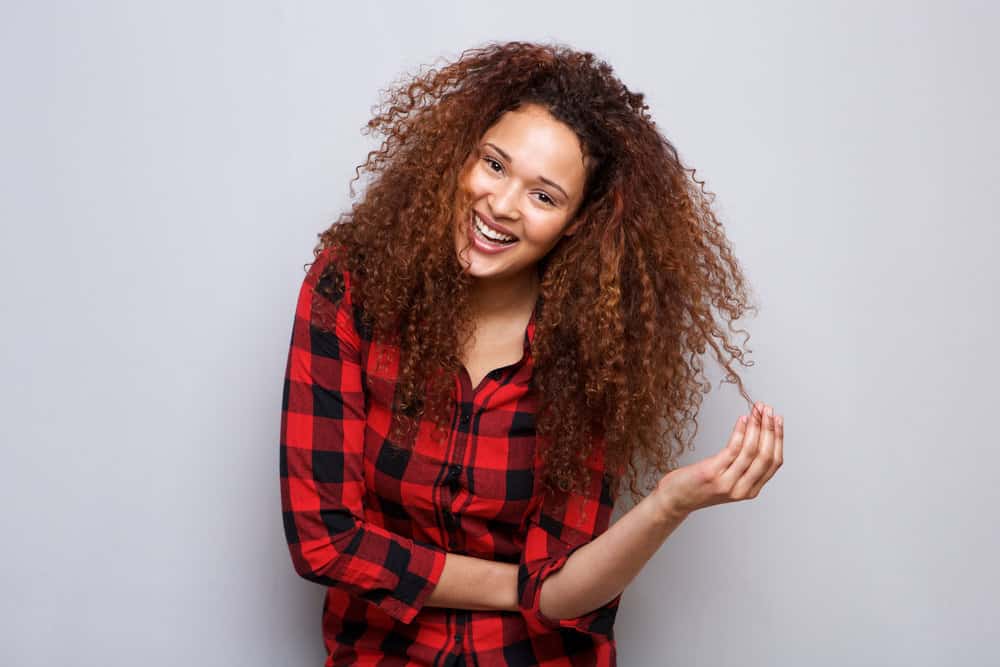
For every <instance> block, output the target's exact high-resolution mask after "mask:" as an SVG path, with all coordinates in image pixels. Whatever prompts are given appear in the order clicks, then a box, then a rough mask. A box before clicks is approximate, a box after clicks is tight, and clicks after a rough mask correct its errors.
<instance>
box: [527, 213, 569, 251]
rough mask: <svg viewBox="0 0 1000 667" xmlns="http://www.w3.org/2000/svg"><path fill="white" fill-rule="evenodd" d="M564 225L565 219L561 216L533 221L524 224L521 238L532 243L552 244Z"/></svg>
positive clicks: (556, 239)
mask: <svg viewBox="0 0 1000 667" xmlns="http://www.w3.org/2000/svg"><path fill="white" fill-rule="evenodd" d="M565 226H566V221H565V220H564V219H563V218H562V216H559V217H558V218H546V219H544V220H537V221H533V222H532V224H530V225H526V226H525V228H524V237H523V238H524V240H526V241H528V242H529V243H531V244H533V245H540V246H549V245H553V244H555V242H556V241H558V240H559V237H560V236H561V234H562V230H563V227H565Z"/></svg>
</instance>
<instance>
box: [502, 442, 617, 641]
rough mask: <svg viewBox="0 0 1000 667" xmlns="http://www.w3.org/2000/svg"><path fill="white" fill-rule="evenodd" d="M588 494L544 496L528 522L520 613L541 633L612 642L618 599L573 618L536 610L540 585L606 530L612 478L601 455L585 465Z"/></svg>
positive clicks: (519, 590)
mask: <svg viewBox="0 0 1000 667" xmlns="http://www.w3.org/2000/svg"><path fill="white" fill-rule="evenodd" d="M588 471H589V482H588V486H587V489H586V493H568V494H567V493H559V494H551V495H549V494H546V495H545V496H544V498H543V499H541V500H539V501H538V504H537V507H536V508H535V509H534V511H533V512H532V513H531V515H530V517H529V519H528V528H527V535H526V537H525V545H524V551H523V552H522V555H521V560H520V564H519V568H518V581H517V594H518V607H519V609H520V611H521V613H522V615H523V616H524V617H525V618H526V619H527V621H528V623H529V625H532V626H534V627H535V628H536V629H541V630H549V631H551V630H558V629H560V628H571V629H574V630H578V631H580V632H583V633H585V634H588V635H591V636H593V637H594V638H595V639H596V638H603V639H605V640H610V639H611V638H612V637H613V633H612V628H613V626H614V622H615V616H616V614H617V613H618V606H619V603H620V601H621V596H622V594H621V593H619V594H618V595H616V596H615V597H614V598H612V599H611V600H609V601H608V602H606V603H605V604H603V605H601V606H600V607H598V608H596V609H593V610H591V611H590V612H588V613H586V614H583V615H581V616H577V617H575V618H562V619H556V618H549V617H548V616H546V615H545V614H543V613H542V612H541V610H540V608H539V602H540V600H541V592H542V584H543V583H544V582H545V580H546V579H547V578H548V577H549V576H551V575H552V574H554V573H556V572H558V571H559V570H560V569H561V568H562V567H563V566H564V565H565V564H566V561H567V560H569V557H570V556H571V555H572V553H573V552H574V551H576V550H577V549H579V548H580V547H582V546H583V545H584V544H587V543H588V542H590V541H592V540H593V539H594V538H596V537H597V536H599V535H601V534H602V533H603V532H604V531H606V530H607V529H608V526H609V524H610V522H611V515H612V512H613V511H614V504H615V502H614V497H613V495H612V478H611V477H610V476H609V475H607V474H605V470H604V466H603V459H602V457H600V456H599V455H595V456H594V457H592V458H591V461H590V463H589V464H588Z"/></svg>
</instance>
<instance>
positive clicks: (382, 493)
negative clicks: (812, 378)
mask: <svg viewBox="0 0 1000 667" xmlns="http://www.w3.org/2000/svg"><path fill="white" fill-rule="evenodd" d="M368 129H369V130H372V131H375V132H378V133H379V134H381V135H383V137H384V142H383V143H382V146H381V148H380V150H378V151H375V152H373V153H371V154H370V155H369V157H368V159H367V160H366V161H365V163H364V164H362V165H361V166H360V168H359V173H358V178H360V176H361V173H360V172H361V171H368V172H370V173H371V175H372V176H373V178H372V180H371V182H370V185H369V186H368V187H367V189H366V191H365V192H364V195H363V196H362V197H361V198H360V200H359V201H356V202H355V203H354V204H353V205H352V207H351V210H350V211H349V212H346V213H344V214H343V215H342V216H341V218H340V219H339V220H337V221H336V222H335V223H334V224H332V225H331V226H330V227H329V228H328V229H326V230H325V231H323V232H322V233H321V234H320V235H319V236H320V242H319V244H318V245H317V246H316V248H315V249H314V258H315V261H314V262H313V263H312V266H311V267H310V269H309V271H308V274H307V275H306V278H305V280H304V281H303V283H302V286H301V289H300V292H299V301H298V305H297V309H296V314H295V319H294V324H293V330H292V339H291V349H290V351H289V356H288V365H287V367H286V374H285V388H284V403H283V407H282V425H281V448H280V452H281V455H280V464H281V492H282V494H281V497H282V509H283V512H284V527H285V535H286V537H287V541H288V546H289V550H290V553H291V556H292V561H293V563H294V565H295V568H296V571H297V572H298V573H299V574H300V575H302V576H303V577H305V578H307V579H309V580H311V581H315V582H317V583H320V584H323V585H325V586H327V587H328V589H327V597H326V603H325V606H324V616H323V634H324V639H325V642H326V646H327V650H328V655H329V657H328V660H327V663H326V664H327V665H335V664H337V665H339V664H372V665H374V664H389V663H390V662H391V663H392V664H399V665H431V664H433V665H444V664H447V665H454V664H478V665H484V666H485V665H491V666H492V665H542V664H544V665H566V666H568V665H605V666H607V665H614V664H615V662H616V645H615V639H614V632H613V626H614V620H615V616H616V612H617V609H618V605H619V602H620V600H621V595H622V592H623V590H624V588H625V587H626V586H627V585H628V583H629V582H630V581H631V580H632V579H633V578H634V577H635V576H636V575H637V574H638V572H639V571H640V569H641V568H642V567H643V566H644V565H645V563H646V562H647V561H648V560H649V558H650V557H651V556H652V555H653V553H655V551H656V549H657V548H658V547H659V546H660V545H661V544H662V543H663V541H664V540H665V539H666V538H667V536H668V535H669V534H670V532H671V531H672V530H673V529H674V528H675V527H676V526H677V525H678V524H679V523H680V522H681V521H683V520H684V519H685V518H686V517H687V515H688V514H690V513H691V512H693V511H694V510H696V509H699V508H702V507H707V506H710V505H713V504H718V503H722V502H731V501H735V500H743V499H746V498H752V497H755V496H756V495H757V493H758V492H759V490H760V488H761V487H762V486H763V484H765V483H766V482H767V480H768V479H770V477H771V476H772V475H773V474H774V473H775V471H776V470H777V468H778V467H780V466H781V461H782V455H783V454H782V452H783V426H782V422H781V419H780V418H776V417H775V416H774V415H773V414H772V413H771V411H770V408H769V407H767V406H765V405H763V404H758V405H757V406H755V409H754V410H753V411H752V413H751V415H750V418H749V419H746V420H744V419H740V420H737V421H736V424H735V426H734V428H733V432H732V435H731V437H730V440H729V442H728V443H727V444H726V446H725V448H723V449H722V450H721V451H719V452H718V453H717V454H716V455H715V456H713V457H710V458H708V459H705V460H704V461H702V462H699V463H698V464H696V465H695V466H685V467H682V468H677V465H676V456H677V455H678V454H679V453H680V452H682V451H683V450H684V449H686V448H688V447H689V446H690V439H691V438H693V437H694V433H695V432H696V431H697V424H695V428H694V429H689V428H688V426H690V422H692V421H694V419H695V418H694V415H695V414H696V413H697V406H698V403H699V402H700V398H701V392H702V386H703V384H704V382H703V380H704V378H703V377H701V370H702V369H701V366H700V363H699V362H698V360H697V359H698V355H699V354H701V353H703V352H704V351H705V350H706V348H708V347H711V349H712V350H713V351H714V352H715V354H716V357H717V359H718V360H719V362H720V363H721V364H722V365H724V367H725V368H726V370H727V377H728V378H729V379H735V380H736V381H737V382H738V383H739V388H740V391H741V393H742V394H743V396H744V398H746V399H747V400H748V401H750V400H751V399H750V397H749V396H748V394H747V392H746V390H745V389H744V387H743V383H742V381H740V380H739V377H738V375H737V374H736V373H735V372H734V371H733V369H732V367H731V364H732V362H733V361H734V360H737V361H739V362H741V363H742V362H743V352H742V350H741V349H740V348H739V347H737V346H735V345H733V344H732V343H731V341H729V339H728V332H730V331H734V330H735V331H741V330H739V329H733V328H732V327H731V324H732V322H733V321H734V320H736V319H738V318H739V317H741V316H742V315H743V314H744V312H745V310H746V309H748V308H749V307H750V306H749V304H748V303H747V289H746V284H745V281H744V278H743V276H742V274H741V272H740V269H739V264H738V262H737V261H736V259H735V258H734V257H733V255H732V252H731V250H730V248H729V244H728V242H727V240H726V238H725V235H724V234H723V231H722V226H721V225H720V224H719V222H718V221H717V220H716V218H715V215H714V213H713V212H712V210H711V207H710V206H709V197H708V195H707V193H705V191H704V190H703V189H702V187H701V185H702V184H701V183H700V182H698V181H695V180H694V178H693V170H691V169H689V168H687V167H685V166H684V165H683V164H682V163H681V161H680V158H679V157H678V154H677V151H676V150H675V149H674V147H673V145H672V144H671V143H670V142H669V141H668V140H667V139H666V138H665V137H664V136H663V135H662V134H661V133H660V132H659V130H658V129H657V127H656V125H655V123H654V122H653V121H652V119H651V118H650V116H649V113H648V108H647V106H646V104H645V103H644V101H643V95H642V93H637V92H633V91H631V90H629V89H628V88H627V87H626V86H625V85H624V84H623V83H622V82H621V81H620V80H619V79H618V78H617V77H616V76H615V75H614V74H613V72H612V69H611V67H610V66H609V65H608V64H607V63H605V62H603V61H601V60H599V59H598V58H597V57H596V56H594V55H593V54H591V53H586V52H579V51H574V50H572V49H569V48H567V47H563V46H550V45H540V44H528V43H522V42H511V43H505V44H488V45H486V46H483V47H481V48H477V49H472V50H469V51H466V52H464V53H463V54H462V55H461V57H460V58H458V59H457V60H456V61H454V62H453V63H450V64H448V65H447V66H445V67H442V68H439V69H432V70H429V71H428V72H426V73H425V74H422V75H420V76H418V77H416V78H415V79H413V80H412V81H408V82H406V83H404V84H402V85H400V86H398V87H396V88H395V89H392V90H390V91H389V93H388V95H387V97H386V100H385V102H384V105H383V106H382V108H381V109H380V110H379V111H378V112H377V113H376V115H375V116H374V117H373V118H372V119H371V120H370V121H369V123H368ZM713 308H714V309H715V310H716V311H718V312H719V313H721V314H723V317H722V318H721V319H720V320H718V321H717V319H716V313H715V312H713ZM727 355H728V356H727ZM684 434H688V437H687V438H685V437H684ZM643 470H646V471H650V472H652V473H653V474H654V476H656V477H658V476H659V475H663V476H662V477H661V478H659V480H658V481H655V484H652V485H649V484H647V488H645V489H640V488H639V486H638V485H639V482H640V474H641V471H643ZM664 473H666V474H665V475H664ZM626 483H627V486H628V488H629V490H630V491H631V493H632V496H633V499H634V500H638V499H639V498H640V497H642V496H643V495H644V494H645V497H643V498H642V501H641V502H639V503H638V504H637V505H636V506H635V507H634V508H632V509H631V510H630V511H629V512H628V513H626V514H625V515H624V516H623V517H621V518H620V519H619V520H618V521H617V522H616V523H615V524H614V526H611V525H610V518H611V513H612V510H613V508H614V505H615V501H616V499H617V498H618V496H619V494H620V493H621V491H622V489H623V485H625V484H626ZM649 486H652V487H653V488H652V489H651V490H650V489H649V488H648V487H649Z"/></svg>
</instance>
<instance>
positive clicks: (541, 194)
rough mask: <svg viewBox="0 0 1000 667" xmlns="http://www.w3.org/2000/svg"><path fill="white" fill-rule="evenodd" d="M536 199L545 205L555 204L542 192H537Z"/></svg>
mask: <svg viewBox="0 0 1000 667" xmlns="http://www.w3.org/2000/svg"><path fill="white" fill-rule="evenodd" d="M538 197H539V198H540V199H541V200H542V201H543V202H545V203H546V204H553V205H554V204H555V202H554V201H553V200H552V197H550V196H548V195H547V194H545V193H544V192H539V193H538Z"/></svg>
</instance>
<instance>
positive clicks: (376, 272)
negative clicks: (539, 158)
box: [314, 42, 756, 502]
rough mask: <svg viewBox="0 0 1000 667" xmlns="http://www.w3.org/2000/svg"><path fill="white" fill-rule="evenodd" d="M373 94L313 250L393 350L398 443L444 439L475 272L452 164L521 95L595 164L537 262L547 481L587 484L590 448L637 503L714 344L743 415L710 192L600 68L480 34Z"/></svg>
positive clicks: (739, 357)
mask: <svg viewBox="0 0 1000 667" xmlns="http://www.w3.org/2000/svg"><path fill="white" fill-rule="evenodd" d="M382 92H383V97H382V101H381V104H380V105H377V106H376V107H374V108H373V117H372V118H371V120H369V121H368V124H367V128H365V130H364V133H365V134H371V133H375V134H376V135H377V136H381V137H383V138H384V140H383V142H382V144H381V147H380V148H379V149H378V150H373V151H371V152H369V153H368V155H367V158H366V160H365V162H364V163H362V164H361V165H359V166H358V167H357V168H356V169H355V176H354V178H353V179H352V180H351V185H350V192H351V196H352V197H355V191H354V187H353V185H354V183H355V182H356V181H357V180H358V179H359V178H360V177H361V175H362V172H365V173H366V174H367V175H369V176H370V177H371V178H370V179H369V180H368V183H367V185H366V187H365V191H364V194H363V196H362V197H361V198H360V199H359V200H357V201H355V202H354V203H353V204H352V206H351V209H350V211H348V212H344V213H342V214H340V216H339V218H338V219H337V220H336V221H335V222H334V223H333V224H332V225H331V226H330V227H329V228H328V229H326V230H325V231H324V232H322V233H320V234H319V235H318V236H319V243H318V245H317V246H316V248H315V249H314V255H315V257H317V258H318V257H319V255H320V254H321V253H322V252H323V251H324V250H325V249H327V248H331V247H336V248H338V249H339V250H340V251H339V252H336V253H333V261H331V263H330V264H329V265H328V267H327V274H326V275H325V276H324V277H325V278H327V280H325V281H322V282H324V283H327V284H331V285H334V286H336V287H335V289H339V288H342V287H343V282H342V277H341V272H343V271H347V272H348V273H349V275H350V276H351V279H352V293H353V294H354V299H355V301H356V302H357V303H358V304H361V306H362V310H363V321H364V323H365V326H370V327H372V329H371V330H372V331H373V334H374V336H376V338H377V339H379V340H382V341H388V342H392V343H393V344H394V345H397V346H398V348H399V350H400V360H399V367H398V385H397V390H396V400H397V407H398V408H399V409H398V410H395V411H394V412H395V414H396V420H395V421H394V423H393V431H392V434H393V437H394V438H396V439H398V441H399V442H400V443H406V442H408V441H409V440H408V435H407V434H409V435H412V434H413V432H414V426H415V424H417V423H418V422H419V420H421V419H424V418H427V419H431V420H432V421H433V423H434V424H436V427H437V429H438V433H444V432H445V430H446V427H447V423H448V421H449V418H450V415H451V412H452V410H453V403H452V401H453V398H452V392H453V388H454V385H453V379H452V378H453V377H454V373H456V372H459V370H460V368H461V364H462V361H461V357H460V350H461V349H462V345H463V343H464V342H465V341H467V340H468V337H469V336H470V332H471V331H472V322H471V314H470V313H471V310H470V298H469V293H470V292H469V290H470V285H471V280H472V279H471V278H469V277H468V276H467V275H466V274H465V273H464V272H463V270H462V267H461V265H460V264H459V261H458V258H457V257H456V253H455V247H454V228H453V225H455V224H457V222H456V220H457V219H459V218H460V216H456V211H461V210H464V209H463V208H462V207H463V206H466V205H468V203H469V201H470V199H471V197H470V196H469V194H468V193H466V192H464V190H463V188H462V186H461V180H460V174H461V169H462V165H463V163H464V162H465V160H466V158H467V156H468V154H469V152H470V151H471V150H473V149H474V147H475V145H476V143H477V142H478V141H479V140H480V138H481V136H482V135H483V134H484V133H485V132H486V130H487V129H489V128H490V127H491V126H492V125H493V124H494V123H495V122H496V121H497V120H498V119H499V118H500V116H501V115H502V114H503V113H505V112H506V111H509V110H512V109H516V108H519V107H520V106H521V105H524V104H526V103H535V104H540V105H542V106H543V107H544V108H546V109H547V110H548V111H549V112H550V113H551V114H552V116H553V117H554V118H556V119H558V120H560V121H562V122H563V123H565V124H566V125H567V126H569V127H570V128H572V129H573V130H574V131H575V132H576V134H577V136H578V137H579V138H580V142H581V145H582V147H583V149H584V152H585V155H587V156H589V157H590V158H592V160H588V163H589V164H591V165H593V167H592V168H590V169H588V173H587V179H586V184H585V196H584V199H583V201H582V203H581V204H580V206H579V208H578V210H577V211H576V218H575V219H582V220H583V222H582V223H581V224H580V226H579V228H578V230H577V232H576V233H575V234H574V235H572V236H569V237H564V238H562V239H560V241H559V242H558V244H557V245H556V246H555V247H554V248H553V249H552V250H551V251H550V253H549V254H548V255H546V256H545V258H543V260H542V261H541V262H540V263H539V265H538V269H539V272H540V273H539V277H540V297H539V298H540V300H541V308H540V309H539V310H540V314H539V316H538V319H537V323H536V329H535V336H534V341H533V343H532V349H531V352H532V356H533V359H534V372H533V378H532V383H533V385H534V387H536V388H537V390H538V396H539V402H538V405H539V408H538V414H537V415H536V433H537V436H538V439H539V440H538V441H539V442H543V443H546V446H544V447H543V450H542V452H541V456H542V460H543V461H544V471H545V480H544V481H545V482H546V489H548V490H550V491H551V490H554V489H555V488H558V489H560V490H561V491H564V492H566V491H571V490H574V491H579V490H581V489H583V488H584V485H585V484H586V477H585V475H586V469H585V468H586V462H587V461H588V459H589V457H590V456H591V455H592V454H594V453H595V452H594V447H595V446H599V449H600V451H599V452H596V453H597V454H598V455H599V456H600V457H601V458H602V459H603V461H604V462H605V463H606V470H607V471H609V472H608V474H609V479H611V480H613V482H614V484H613V493H614V494H615V497H617V495H618V493H619V492H620V491H619V487H618V485H619V484H620V483H621V482H623V481H625V480H627V483H628V488H629V490H630V492H631V494H632V499H633V501H636V502H637V501H638V499H639V498H640V497H641V496H642V495H644V494H645V493H646V492H648V491H649V490H650V489H651V488H652V485H653V484H654V483H655V480H656V479H657V478H658V477H659V476H660V475H662V474H665V473H666V472H669V471H670V470H673V469H675V468H676V467H677V465H678V464H677V457H678V456H679V455H680V454H681V453H683V451H684V449H685V448H686V447H688V446H690V447H691V448H693V440H694V437H695V435H696V434H697V431H698V423H697V412H698V408H699V406H700V403H701V396H700V394H701V393H707V392H708V391H709V390H710V389H711V384H710V383H708V382H707V381H706V380H705V378H704V376H703V366H702V362H701V360H700V358H699V356H698V355H701V354H703V353H704V352H705V351H706V348H707V347H711V348H712V350H713V352H714V353H715V357H716V359H717V360H718V361H719V363H720V364H721V365H722V366H723V367H725V369H726V371H727V373H726V376H725V378H724V380H723V381H724V382H736V383H738V384H739V389H740V392H741V394H742V396H743V397H744V399H745V400H746V401H747V403H748V405H750V404H752V402H753V401H752V399H751V397H750V396H749V395H748V393H747V391H746V389H745V388H744V386H743V382H742V380H741V379H740V378H739V376H738V375H737V374H736V372H735V371H734V370H733V368H732V362H733V361H734V360H736V361H739V362H740V363H741V364H742V365H744V366H752V365H753V362H752V361H744V358H743V355H744V351H743V350H741V349H740V348H739V347H737V346H735V345H733V344H732V343H731V342H730V340H729V337H728V335H727V331H726V330H728V331H729V332H733V333H736V332H739V333H746V332H745V330H743V329H736V328H734V327H733V323H734V321H735V320H737V319H739V318H740V317H741V316H742V315H743V314H744V312H745V311H746V310H747V309H751V310H756V306H754V305H752V304H750V303H748V291H749V290H748V287H747V284H746V281H745V279H744V276H743V274H742V272H741V269H740V265H739V263H738V261H737V260H736V258H735V257H734V256H733V253H732V250H731V248H730V245H729V242H728V240H727V239H726V236H725V234H724V232H723V227H722V225H721V223H720V222H719V221H718V219H717V218H716V215H715V214H714V212H713V211H712V208H711V203H712V201H713V200H714V198H715V195H714V194H712V193H711V192H707V191H706V190H705V188H704V182H703V181H699V180H697V179H696V178H695V175H694V174H695V170H694V169H689V168H687V167H685V165H684V163H682V161H681V159H680V157H679V156H678V153H677V150H676V149H675V148H674V146H673V145H672V144H671V142H670V141H668V140H667V139H666V138H665V137H664V136H662V135H661V133H660V132H659V130H658V129H657V126H656V124H655V122H654V121H653V120H652V119H651V117H650V114H649V111H648V109H649V107H648V105H647V104H646V103H645V102H644V96H643V94H642V93H639V92H633V91H631V90H629V89H628V88H626V87H625V85H624V84H622V83H621V81H620V80H619V79H618V78H617V77H616V76H615V75H614V73H613V71H612V68H611V67H610V66H609V65H608V64H607V63H605V62H604V61H602V60H600V59H598V58H597V57H596V56H595V55H594V54H592V53H589V52H580V51H576V50H573V49H571V48H569V47H567V46H565V45H561V44H533V43H525V42H508V43H495V42H491V43H487V44H485V45H482V46H480V47H477V48H473V49H468V50H466V51H464V52H462V54H461V55H460V56H459V57H458V58H457V59H456V60H454V61H453V62H446V63H444V64H443V65H441V66H439V67H431V68H429V69H427V71H423V72H421V73H419V74H417V75H415V76H404V77H403V79H402V80H401V81H400V82H397V83H396V84H394V85H393V86H391V87H390V88H388V89H387V90H384V91H382ZM713 306H714V307H715V309H717V310H718V311H719V312H720V313H721V314H722V315H723V317H722V318H721V319H720V321H723V320H726V321H728V323H727V326H726V330H724V329H723V328H722V326H721V325H720V323H719V322H717V321H716V318H715V317H714V315H713V310H712V308H713ZM748 340H749V334H747V336H746V338H745V339H744V344H745V343H746V341H748ZM747 352H749V350H747ZM690 424H693V426H694V428H693V429H692V430H689V431H687V432H685V427H686V426H688V425H690ZM643 472H645V473H647V474H650V476H649V477H648V478H647V479H646V481H645V483H644V484H643V483H642V480H641V476H642V474H643ZM640 485H641V486H640Z"/></svg>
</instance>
